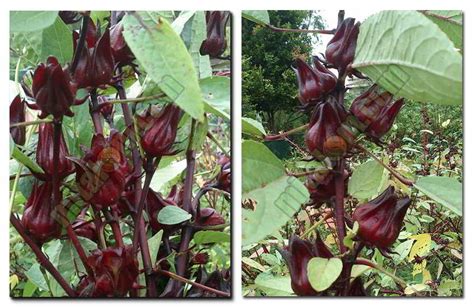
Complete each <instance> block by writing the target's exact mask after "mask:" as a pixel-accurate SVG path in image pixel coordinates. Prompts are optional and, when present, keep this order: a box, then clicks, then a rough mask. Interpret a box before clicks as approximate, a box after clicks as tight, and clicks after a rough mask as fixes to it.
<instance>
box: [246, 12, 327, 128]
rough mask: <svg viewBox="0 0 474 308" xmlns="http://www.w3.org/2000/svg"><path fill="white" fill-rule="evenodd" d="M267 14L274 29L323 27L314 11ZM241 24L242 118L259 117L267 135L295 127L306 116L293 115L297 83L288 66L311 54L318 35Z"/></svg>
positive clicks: (251, 23)
mask: <svg viewBox="0 0 474 308" xmlns="http://www.w3.org/2000/svg"><path fill="white" fill-rule="evenodd" d="M269 15H270V24H271V25H273V26H275V27H281V28H292V29H296V28H299V29H323V28H324V23H323V20H322V18H321V16H320V15H319V14H318V12H317V11H269ZM242 23H243V27H242V54H243V55H242V59H243V60H242V79H243V84H242V100H243V115H244V116H248V117H252V118H255V117H256V116H257V117H258V116H260V117H261V118H262V122H263V123H264V125H265V128H266V129H267V130H268V131H269V132H277V131H279V130H285V129H287V128H290V127H295V125H296V123H298V122H299V121H303V120H304V119H301V118H302V117H305V115H302V114H301V113H298V112H296V111H297V109H296V107H297V106H298V99H297V84H296V77H295V74H294V72H293V70H292V69H291V65H292V63H293V60H294V58H295V56H297V55H310V54H311V51H312V46H313V44H316V43H317V42H318V38H317V36H316V35H313V34H306V33H301V34H300V33H282V32H274V31H272V30H270V29H268V28H265V27H263V26H260V25H257V24H255V23H253V22H250V21H248V20H245V19H244V20H243V21H242ZM298 120H299V121H298Z"/></svg>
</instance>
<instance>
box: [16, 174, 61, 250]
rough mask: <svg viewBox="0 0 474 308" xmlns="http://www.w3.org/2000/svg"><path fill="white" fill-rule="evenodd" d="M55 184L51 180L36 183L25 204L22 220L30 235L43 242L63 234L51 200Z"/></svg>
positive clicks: (40, 242)
mask: <svg viewBox="0 0 474 308" xmlns="http://www.w3.org/2000/svg"><path fill="white" fill-rule="evenodd" d="M52 190H53V185H52V183H51V182H45V183H43V184H41V185H40V184H38V183H35V184H34V186H33V191H32V192H31V195H30V197H29V198H28V201H27V202H26V205H25V212H24V213H23V216H22V218H21V222H22V224H23V226H24V227H25V229H26V230H27V231H28V233H29V234H30V236H31V237H32V238H33V239H34V240H35V241H36V242H37V243H38V244H43V243H46V242H48V241H50V240H52V239H54V238H58V237H59V236H60V235H61V224H60V223H59V220H57V219H56V212H55V210H54V208H53V205H52V204H53V203H52V202H51V194H52Z"/></svg>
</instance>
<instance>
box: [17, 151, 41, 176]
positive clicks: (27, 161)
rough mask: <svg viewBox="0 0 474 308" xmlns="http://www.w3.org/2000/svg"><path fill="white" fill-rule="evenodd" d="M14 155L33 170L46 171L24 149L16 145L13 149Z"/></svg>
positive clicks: (18, 160)
mask: <svg viewBox="0 0 474 308" xmlns="http://www.w3.org/2000/svg"><path fill="white" fill-rule="evenodd" d="M12 157H13V158H14V159H15V160H16V161H17V162H19V163H20V164H23V165H24V166H25V167H27V168H28V169H30V170H31V171H34V172H37V173H44V172H43V169H41V167H40V166H39V165H38V164H37V163H36V162H35V161H34V160H32V159H31V158H29V157H28V156H26V155H25V154H24V153H23V152H22V151H20V150H19V149H18V148H17V147H16V146H15V148H14V149H13V153H12Z"/></svg>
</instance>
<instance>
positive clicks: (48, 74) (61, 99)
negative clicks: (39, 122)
mask: <svg viewBox="0 0 474 308" xmlns="http://www.w3.org/2000/svg"><path fill="white" fill-rule="evenodd" d="M32 88H33V95H34V97H35V99H36V106H37V107H38V108H39V109H40V110H41V113H40V115H39V118H41V119H43V118H45V117H47V116H48V115H50V114H51V115H53V117H54V118H57V119H59V118H61V117H62V116H63V115H67V116H69V117H71V116H73V115H74V114H73V113H72V111H71V109H70V106H71V105H72V104H73V102H74V96H75V92H74V91H73V90H74V89H73V87H72V86H71V83H70V77H69V73H68V71H67V70H63V69H62V67H61V64H59V62H58V60H57V59H56V58H55V57H49V58H48V60H47V62H46V64H44V63H41V64H40V65H38V67H37V68H36V70H35V72H34V74H33V86H32Z"/></svg>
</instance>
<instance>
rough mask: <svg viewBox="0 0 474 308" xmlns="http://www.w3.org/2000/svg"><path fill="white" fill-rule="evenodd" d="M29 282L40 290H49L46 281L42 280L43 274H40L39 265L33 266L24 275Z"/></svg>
mask: <svg viewBox="0 0 474 308" xmlns="http://www.w3.org/2000/svg"><path fill="white" fill-rule="evenodd" d="M25 275H26V277H28V279H29V281H31V282H32V283H33V284H34V285H36V286H37V287H38V288H40V289H42V290H49V288H48V284H47V282H46V279H45V278H44V275H43V273H42V272H41V269H40V265H39V263H35V264H33V265H32V266H31V267H30V269H29V270H27V271H26V273H25Z"/></svg>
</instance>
